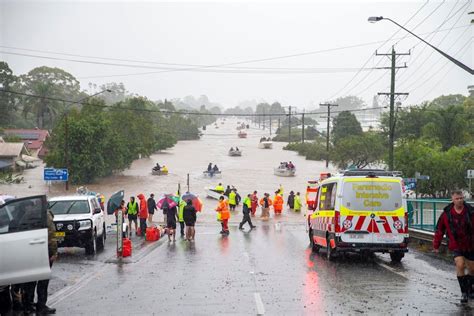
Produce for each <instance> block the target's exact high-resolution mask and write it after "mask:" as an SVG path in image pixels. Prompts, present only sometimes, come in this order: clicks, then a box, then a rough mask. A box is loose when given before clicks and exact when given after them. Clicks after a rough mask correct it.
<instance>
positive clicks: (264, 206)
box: [260, 193, 273, 221]
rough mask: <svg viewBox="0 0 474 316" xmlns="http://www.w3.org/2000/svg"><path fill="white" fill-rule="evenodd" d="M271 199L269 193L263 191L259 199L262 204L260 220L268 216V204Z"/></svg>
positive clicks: (270, 204) (270, 202) (269, 204)
mask: <svg viewBox="0 0 474 316" xmlns="http://www.w3.org/2000/svg"><path fill="white" fill-rule="evenodd" d="M272 204H273V203H272V199H271V198H270V194H268V193H264V194H263V198H261V199H260V205H261V206H262V216H261V218H262V220H264V221H265V220H268V219H269V218H270V206H272Z"/></svg>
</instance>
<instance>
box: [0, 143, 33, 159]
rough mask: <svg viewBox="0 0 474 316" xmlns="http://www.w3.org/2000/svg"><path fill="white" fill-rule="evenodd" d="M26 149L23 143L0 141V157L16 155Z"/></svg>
mask: <svg viewBox="0 0 474 316" xmlns="http://www.w3.org/2000/svg"><path fill="white" fill-rule="evenodd" d="M23 151H25V152H26V153H27V154H28V150H27V149H26V147H25V144H23V143H0V157H18V156H20V155H21V154H22V152H23Z"/></svg>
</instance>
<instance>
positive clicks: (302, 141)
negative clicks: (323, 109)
mask: <svg viewBox="0 0 474 316" xmlns="http://www.w3.org/2000/svg"><path fill="white" fill-rule="evenodd" d="M301 127H302V128H301V143H304V109H303V113H302V114H301Z"/></svg>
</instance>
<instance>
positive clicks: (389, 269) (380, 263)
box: [377, 262, 408, 280]
mask: <svg viewBox="0 0 474 316" xmlns="http://www.w3.org/2000/svg"><path fill="white" fill-rule="evenodd" d="M377 264H378V265H379V266H381V267H382V268H385V269H387V270H388V271H390V272H393V273H395V274H397V275H399V276H401V277H402V278H404V279H406V280H408V277H407V276H406V275H405V274H403V273H401V272H398V271H397V270H395V269H394V268H392V267H391V266H388V265H386V264H385V263H382V262H377Z"/></svg>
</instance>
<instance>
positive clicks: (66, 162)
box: [64, 113, 69, 191]
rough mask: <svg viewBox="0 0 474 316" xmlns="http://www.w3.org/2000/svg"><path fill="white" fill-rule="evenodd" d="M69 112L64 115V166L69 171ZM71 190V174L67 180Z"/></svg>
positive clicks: (67, 186)
mask: <svg viewBox="0 0 474 316" xmlns="http://www.w3.org/2000/svg"><path fill="white" fill-rule="evenodd" d="M67 117H68V115H67V113H66V116H64V167H65V168H66V169H68V172H69V142H68V139H69V136H68V133H69V131H68V121H67ZM68 190H69V176H68V179H67V181H66V191H68Z"/></svg>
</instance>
